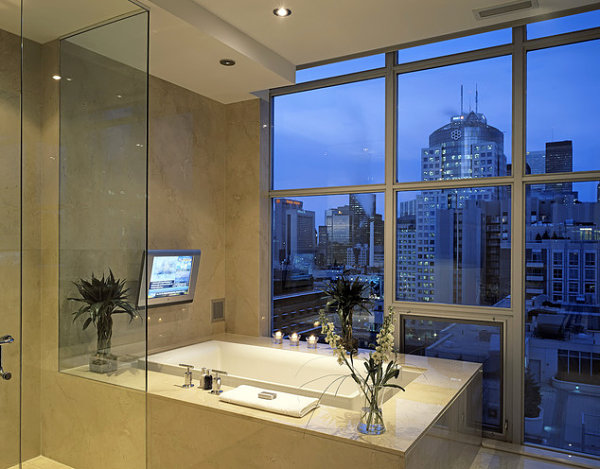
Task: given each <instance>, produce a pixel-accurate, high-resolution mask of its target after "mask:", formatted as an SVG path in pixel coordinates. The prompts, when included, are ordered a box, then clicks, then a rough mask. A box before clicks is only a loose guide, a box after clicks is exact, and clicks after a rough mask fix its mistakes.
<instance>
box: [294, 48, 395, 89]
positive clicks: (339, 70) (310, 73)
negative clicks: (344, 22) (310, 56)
mask: <svg viewBox="0 0 600 469" xmlns="http://www.w3.org/2000/svg"><path fill="white" fill-rule="evenodd" d="M381 67H385V54H377V55H369V56H367V57H359V58H358V59H350V60H344V61H342V62H335V63H331V64H327V65H319V66H318V67H310V68H305V69H302V70H298V71H296V83H304V82H305V81H312V80H318V79H320V78H329V77H335V76H338V75H347V74H349V73H355V72H362V71H364V70H372V69H374V68H381Z"/></svg>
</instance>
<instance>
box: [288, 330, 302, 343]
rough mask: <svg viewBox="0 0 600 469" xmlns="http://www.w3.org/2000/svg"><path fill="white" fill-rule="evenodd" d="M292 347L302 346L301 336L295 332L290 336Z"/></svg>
mask: <svg viewBox="0 0 600 469" xmlns="http://www.w3.org/2000/svg"><path fill="white" fill-rule="evenodd" d="M290 345H300V336H299V335H298V334H296V333H295V332H293V333H292V335H290Z"/></svg>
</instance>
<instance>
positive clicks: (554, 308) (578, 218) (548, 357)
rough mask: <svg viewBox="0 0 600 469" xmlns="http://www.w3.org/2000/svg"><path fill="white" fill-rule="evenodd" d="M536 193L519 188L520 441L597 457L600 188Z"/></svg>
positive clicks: (584, 185)
mask: <svg viewBox="0 0 600 469" xmlns="http://www.w3.org/2000/svg"><path fill="white" fill-rule="evenodd" d="M538 186H539V185H538ZM538 186H528V188H527V212H526V217H527V218H526V220H527V225H526V238H525V239H526V245H525V248H526V250H525V262H526V264H525V269H526V270H525V275H526V284H525V307H526V324H525V352H526V355H525V358H526V367H527V373H526V375H525V410H526V414H525V441H528V442H532V443H539V444H543V445H546V446H550V447H554V448H562V449H566V450H571V451H580V452H583V453H588V454H592V455H596V456H600V438H599V437H598V435H600V417H599V416H600V335H599V334H600V332H599V331H600V298H599V294H598V293H599V291H600V283H599V282H600V276H599V273H600V271H599V266H600V264H599V260H600V191H599V188H600V185H599V184H598V182H597V181H594V182H574V183H569V184H568V185H567V184H563V185H562V186H560V185H557V184H546V185H545V187H543V188H541V189H540V188H539V187H538ZM527 411H528V412H527Z"/></svg>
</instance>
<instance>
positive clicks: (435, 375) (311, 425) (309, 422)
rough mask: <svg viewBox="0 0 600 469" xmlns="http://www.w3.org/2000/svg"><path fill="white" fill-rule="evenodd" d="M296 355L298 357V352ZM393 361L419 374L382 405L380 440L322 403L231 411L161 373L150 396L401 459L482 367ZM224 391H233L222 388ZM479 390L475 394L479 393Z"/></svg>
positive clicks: (323, 349) (254, 341)
mask: <svg viewBox="0 0 600 469" xmlns="http://www.w3.org/2000/svg"><path fill="white" fill-rule="evenodd" d="M212 339H213V340H222V341H230V342H234V343H241V344H248V345H257V346H261V347H267V348H268V347H276V348H279V347H283V348H284V349H287V350H290V351H294V350H298V348H297V347H294V346H290V345H289V344H286V343H284V344H283V345H282V346H276V345H273V344H272V341H271V339H270V338H268V337H249V336H238V335H232V334H222V335H218V336H215V337H213V338H212ZM298 352H299V353H301V352H300V350H298ZM315 353H318V354H323V355H324V356H331V349H329V347H327V346H325V345H323V344H319V347H318V348H317V349H316V351H315ZM398 361H399V363H401V364H402V363H405V362H406V361H408V362H410V365H408V364H406V365H405V367H406V368H411V367H413V368H417V369H419V370H421V371H423V370H424V371H423V372H422V374H421V375H420V376H419V377H418V378H416V379H415V380H414V381H412V382H411V383H410V384H409V385H408V386H407V387H406V392H405V393H397V394H396V395H395V396H393V397H392V398H390V399H389V400H388V401H386V402H385V403H384V404H383V412H384V415H385V416H386V417H385V419H386V426H387V432H386V433H385V434H384V435H379V436H370V435H362V434H359V433H358V432H357V431H356V426H357V425H358V421H359V417H360V415H359V413H358V412H353V411H349V410H346V409H343V408H338V407H330V406H327V405H321V406H320V407H318V408H317V409H315V411H314V412H312V413H311V414H310V415H307V416H305V417H303V418H300V419H297V418H292V417H286V416H283V415H278V414H273V413H268V412H264V411H259V410H255V409H250V408H245V407H237V406H235V407H234V406H231V405H229V404H227V403H224V402H221V401H220V400H219V399H218V398H217V397H216V396H212V395H209V394H207V393H198V392H188V391H187V390H183V389H180V388H177V387H176V386H175V385H176V384H179V382H180V381H181V377H178V376H174V375H169V374H165V373H157V372H150V375H149V380H148V382H149V393H150V394H151V395H153V396H155V397H156V398H157V399H159V400H160V401H161V402H163V403H164V402H165V401H164V399H167V400H169V401H178V402H181V403H184V404H186V405H198V406H200V407H201V408H203V409H206V408H209V409H210V412H211V414H212V413H214V412H218V413H219V414H222V413H223V414H227V415H233V416H236V418H241V419H242V420H246V419H251V420H253V421H255V420H258V421H260V422H262V423H261V425H263V424H264V423H269V424H273V425H276V426H283V427H285V428H287V429H293V430H294V431H302V432H308V433H310V434H312V435H315V436H318V437H320V438H325V439H328V440H330V439H335V440H340V441H343V442H346V443H349V442H350V443H352V444H355V443H356V444H359V445H360V446H364V447H368V448H371V449H374V450H378V451H385V452H387V453H393V454H396V455H398V456H402V458H404V456H405V455H406V453H407V452H408V451H409V450H411V448H413V447H414V446H415V445H416V443H417V442H418V441H419V440H420V439H421V438H422V436H423V435H424V434H425V433H427V431H428V430H429V429H430V428H432V425H433V424H434V423H435V422H436V420H437V419H438V418H439V417H440V415H442V414H443V413H444V412H445V411H446V410H448V409H449V408H450V407H451V404H452V403H453V402H454V401H455V400H456V399H457V398H458V397H459V395H461V391H463V390H464V389H465V388H466V387H468V385H470V384H472V383H475V382H476V381H478V380H479V382H480V378H481V365H479V364H475V363H468V362H457V361H451V360H443V359H436V358H429V357H418V356H409V357H405V356H404V355H399V359H398ZM476 387H477V386H476ZM476 387H475V388H476ZM224 389H225V390H227V389H232V388H228V387H226V386H224ZM478 392H479V394H480V393H481V389H479V391H478ZM155 402H156V401H155ZM162 405H163V404H161V406H162ZM206 411H207V410H203V411H202V412H206ZM155 423H157V422H155ZM161 433H162V432H161ZM479 437H480V435H479ZM474 441H475V442H476V444H478V443H477V441H479V440H478V434H477V431H475V435H474ZM467 467H468V466H467Z"/></svg>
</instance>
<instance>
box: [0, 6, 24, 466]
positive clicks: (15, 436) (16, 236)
mask: <svg viewBox="0 0 600 469" xmlns="http://www.w3.org/2000/svg"><path fill="white" fill-rule="evenodd" d="M1 19H2V22H1V26H0V28H1V29H0V64H1V65H0V155H1V157H2V167H1V168H0V169H1V171H0V201H1V204H0V283H1V284H2V289H0V337H3V336H5V335H10V336H11V337H13V339H14V342H12V343H9V342H10V340H9V339H8V338H7V339H5V340H4V341H2V342H6V343H5V344H3V345H1V347H2V367H3V369H2V370H1V371H3V372H4V373H3V377H0V395H1V399H0V415H1V416H2V418H1V419H0V468H1V469H6V468H9V467H12V466H13V465H16V464H18V463H19V456H20V455H19V436H20V428H21V415H20V388H21V384H22V383H21V373H20V363H21V355H20V348H21V345H22V344H21V339H22V337H21V281H20V280H21V274H20V270H21V247H20V243H21V117H22V116H21V26H20V25H21V5H20V2H10V3H6V4H3V5H2V18H1ZM2 378H4V379H2ZM8 378H10V379H8Z"/></svg>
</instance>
